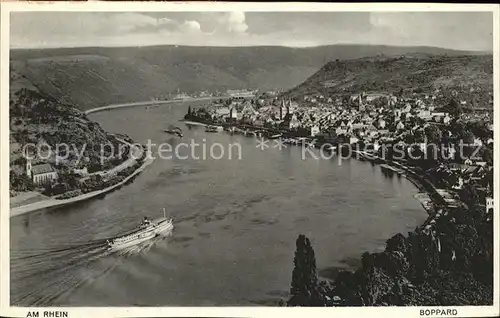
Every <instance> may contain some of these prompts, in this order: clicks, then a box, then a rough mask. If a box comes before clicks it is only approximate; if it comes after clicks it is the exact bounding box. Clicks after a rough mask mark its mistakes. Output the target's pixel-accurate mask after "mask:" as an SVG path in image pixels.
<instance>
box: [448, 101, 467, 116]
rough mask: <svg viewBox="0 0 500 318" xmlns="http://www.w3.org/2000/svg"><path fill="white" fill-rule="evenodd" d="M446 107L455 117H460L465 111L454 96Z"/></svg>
mask: <svg viewBox="0 0 500 318" xmlns="http://www.w3.org/2000/svg"><path fill="white" fill-rule="evenodd" d="M444 109H445V110H446V111H447V112H449V113H450V114H451V115H452V116H453V117H455V118H458V117H460V115H461V114H462V112H463V109H462V106H461V105H460V104H459V103H457V101H456V100H455V99H453V98H452V99H450V102H449V103H448V105H446V106H445V107H444Z"/></svg>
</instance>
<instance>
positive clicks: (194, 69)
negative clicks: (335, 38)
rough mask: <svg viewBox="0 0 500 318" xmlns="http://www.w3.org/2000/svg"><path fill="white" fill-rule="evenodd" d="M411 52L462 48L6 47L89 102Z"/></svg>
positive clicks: (51, 91)
mask: <svg viewBox="0 0 500 318" xmlns="http://www.w3.org/2000/svg"><path fill="white" fill-rule="evenodd" d="M413 52H419V53H425V54H447V55H450V56H455V55H461V54H464V52H460V51H453V50H445V49H440V48H432V47H391V46H366V45H331V46H322V47H314V48H287V47H264V46H263V47H182V46H180V47H177V46H156V47H129V48H60V49H43V50H42V49H40V50H12V51H11V62H12V67H11V68H12V70H11V72H14V73H15V74H17V75H18V76H19V77H21V78H23V79H26V80H28V82H29V83H31V84H32V85H33V86H35V87H37V88H38V89H39V90H40V91H43V92H45V93H47V94H48V95H50V96H53V97H55V98H56V99H58V100H60V101H61V102H63V103H69V104H73V105H76V106H77V107H78V108H80V109H88V108H92V107H97V106H102V105H106V104H110V103H118V102H131V101H141V100H149V99H150V98H152V97H162V96H166V95H167V94H168V93H175V92H176V91H177V90H180V91H184V92H188V93H189V92H193V91H200V90H209V91H212V92H213V91H216V90H219V91H225V90H227V89H238V88H258V89H262V90H267V89H277V88H278V89H289V88H291V87H293V86H295V85H298V84H299V83H301V82H303V81H304V80H306V79H307V78H308V77H309V76H311V75H313V74H314V72H316V71H317V70H318V69H319V68H320V67H321V66H322V65H324V64H325V63H327V62H328V61H332V60H335V59H347V58H349V59H352V58H361V57H368V56H375V55H385V56H399V55H401V54H407V53H413ZM470 54H472V53H470ZM475 54H482V53H475Z"/></svg>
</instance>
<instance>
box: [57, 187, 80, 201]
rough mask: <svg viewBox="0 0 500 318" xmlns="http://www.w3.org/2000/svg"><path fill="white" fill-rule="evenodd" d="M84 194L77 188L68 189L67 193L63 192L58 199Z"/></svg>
mask: <svg viewBox="0 0 500 318" xmlns="http://www.w3.org/2000/svg"><path fill="white" fill-rule="evenodd" d="M81 194H82V190H80V189H77V190H73V191H68V192H66V193H63V194H61V195H60V196H58V197H56V199H57V200H65V199H69V198H74V197H77V196H79V195H81Z"/></svg>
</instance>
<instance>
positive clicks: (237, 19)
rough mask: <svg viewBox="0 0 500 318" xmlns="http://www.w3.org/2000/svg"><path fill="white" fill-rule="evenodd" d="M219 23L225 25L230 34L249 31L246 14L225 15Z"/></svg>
mask: <svg viewBox="0 0 500 318" xmlns="http://www.w3.org/2000/svg"><path fill="white" fill-rule="evenodd" d="M219 22H220V23H221V24H222V25H224V26H225V28H226V31H228V32H230V33H245V32H246V31H247V29H248V25H247V23H246V21H245V13H244V12H229V13H224V14H223V15H222V16H221V17H220V19H219Z"/></svg>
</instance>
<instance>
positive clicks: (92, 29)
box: [10, 11, 493, 50]
mask: <svg viewBox="0 0 500 318" xmlns="http://www.w3.org/2000/svg"><path fill="white" fill-rule="evenodd" d="M492 29H493V15H492V13H491V12H490V13H488V12H238V11H235V12H14V13H11V40H10V41H11V47H32V48H33V47H61V46H130V45H132V46H140V45H161V44H175V45H210V46H242V45H248V46H252V45H284V46H294V47H297V46H316V45H327V44H336V43H352V44H385V45H414V46H419V45H423V46H439V47H445V48H452V49H464V50H492V47H493V35H492Z"/></svg>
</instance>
